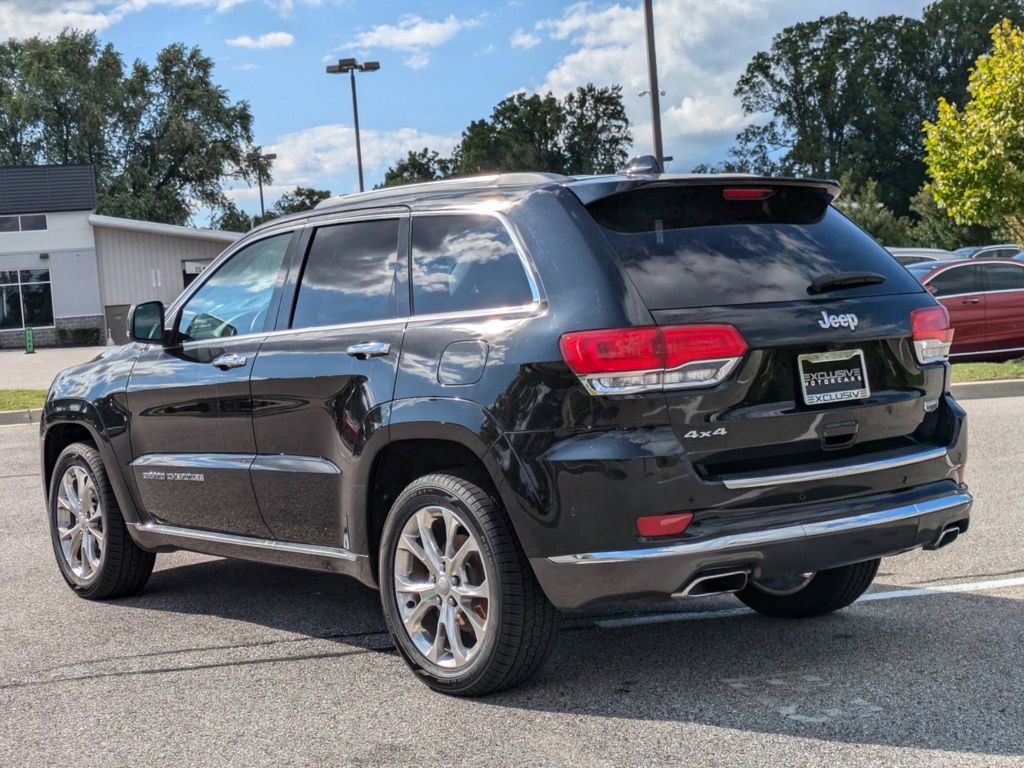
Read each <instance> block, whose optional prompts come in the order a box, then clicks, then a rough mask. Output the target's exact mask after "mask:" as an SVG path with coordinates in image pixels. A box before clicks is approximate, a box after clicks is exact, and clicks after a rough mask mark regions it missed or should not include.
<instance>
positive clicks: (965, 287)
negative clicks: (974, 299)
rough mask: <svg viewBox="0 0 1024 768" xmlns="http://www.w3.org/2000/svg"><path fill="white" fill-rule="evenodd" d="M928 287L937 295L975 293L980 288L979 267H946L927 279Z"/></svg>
mask: <svg viewBox="0 0 1024 768" xmlns="http://www.w3.org/2000/svg"><path fill="white" fill-rule="evenodd" d="M928 288H929V290H931V292H932V294H934V295H935V296H939V297H942V296H952V295H954V294H957V293H976V292H978V291H980V290H982V283H981V267H980V266H976V265H968V266H966V267H953V269H947V270H946V271H945V272H941V273H939V274H938V275H936V276H935V277H933V278H932V279H931V280H929V281H928Z"/></svg>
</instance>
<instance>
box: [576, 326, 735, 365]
mask: <svg viewBox="0 0 1024 768" xmlns="http://www.w3.org/2000/svg"><path fill="white" fill-rule="evenodd" d="M559 345H560V347H561V350H562V357H563V358H564V359H565V362H566V363H568V365H569V367H570V368H571V369H572V371H573V373H575V374H577V375H580V374H588V373H622V372H626V371H631V372H632V371H651V370H663V369H666V368H678V367H679V366H681V365H685V364H686V363H691V362H695V361H700V360H718V359H722V358H733V357H741V356H742V355H744V354H745V353H746V351H747V343H746V342H745V341H744V340H743V336H741V335H740V332H739V331H737V330H736V329H735V328H734V327H732V326H731V325H676V326H664V327H661V326H648V327H642V328H616V329H609V330H601V331H578V332H574V333H567V334H565V335H564V336H562V339H561V341H560V343H559Z"/></svg>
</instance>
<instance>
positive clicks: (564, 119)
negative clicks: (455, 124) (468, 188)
mask: <svg viewBox="0 0 1024 768" xmlns="http://www.w3.org/2000/svg"><path fill="white" fill-rule="evenodd" d="M632 142H633V136H632V134H631V133H630V130H629V120H628V118H627V117H626V108H625V105H624V104H623V103H622V86H620V85H613V86H610V87H607V88H599V87H597V86H595V85H593V84H592V83H588V84H587V85H583V86H580V87H579V88H577V89H576V90H575V91H573V92H571V93H568V94H566V96H565V97H564V98H562V99H558V98H556V97H555V96H554V95H552V94H550V93H548V94H546V95H540V94H530V95H528V94H525V93H516V94H513V95H512V96H509V97H508V98H506V99H503V100H502V101H500V102H499V103H498V104H497V106H495V107H494V109H493V111H492V112H491V115H490V117H488V118H482V119H480V120H474V121H472V122H471V123H470V124H469V125H468V126H467V127H466V129H465V130H464V131H463V132H462V139H461V140H460V142H459V144H458V146H457V147H455V151H454V152H453V153H452V154H451V155H442V154H441V153H439V152H438V151H437V150H432V149H430V148H428V147H424V148H423V149H422V150H420V151H418V152H409V154H408V155H407V156H406V157H405V158H403V159H402V160H400V161H398V162H397V163H395V165H393V166H392V167H390V168H388V170H387V172H386V173H385V176H384V184H383V186H391V185H394V184H407V183H409V182H414V181H431V180H434V179H442V178H448V177H450V176H468V175H473V174H479V173H493V172H505V173H508V172H514V171H547V172H549V173H611V172H612V171H615V170H617V169H618V168H620V167H621V166H622V165H623V164H624V163H625V162H626V159H627V158H628V156H629V155H628V150H629V147H630V145H631V144H632Z"/></svg>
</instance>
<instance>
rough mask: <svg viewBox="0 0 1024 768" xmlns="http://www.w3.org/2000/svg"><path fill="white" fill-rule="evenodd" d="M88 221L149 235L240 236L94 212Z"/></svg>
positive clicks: (230, 239)
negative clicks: (101, 214)
mask: <svg viewBox="0 0 1024 768" xmlns="http://www.w3.org/2000/svg"><path fill="white" fill-rule="evenodd" d="M89 223H90V224H92V225H93V226H94V227H103V228H106V229H123V230H128V231H130V232H145V233H147V234H150V235H170V236H172V237H189V238H192V239H195V240H214V241H216V242H220V243H233V242H235V240H237V239H238V238H240V237H241V236H242V235H241V233H240V232H224V231H222V230H219V229H198V228H196V227H181V226H178V225H177V224H158V223H156V222H153V221H138V220H136V219H121V218H118V217H116V216H100V215H98V214H95V213H94V214H92V215H91V216H90V217H89Z"/></svg>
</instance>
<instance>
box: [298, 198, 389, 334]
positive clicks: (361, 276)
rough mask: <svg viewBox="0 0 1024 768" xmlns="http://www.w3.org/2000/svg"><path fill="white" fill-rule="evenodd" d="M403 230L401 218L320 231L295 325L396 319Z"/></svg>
mask: <svg viewBox="0 0 1024 768" xmlns="http://www.w3.org/2000/svg"><path fill="white" fill-rule="evenodd" d="M398 228H399V219H397V218H395V219H382V220H380V221H354V222H351V223H348V224H336V225H333V226H327V227H320V228H319V229H317V230H316V231H315V232H314V233H313V242H312V243H311V244H310V246H309V255H308V256H307V257H306V265H305V267H304V268H303V270H302V278H301V280H300V282H299V294H298V296H297V298H296V300H295V312H294V314H293V315H292V328H311V327H315V326H324V325H343V324H348V323H365V322H372V321H375V320H391V319H393V318H394V317H396V315H397V285H398V276H397V269H398Z"/></svg>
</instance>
